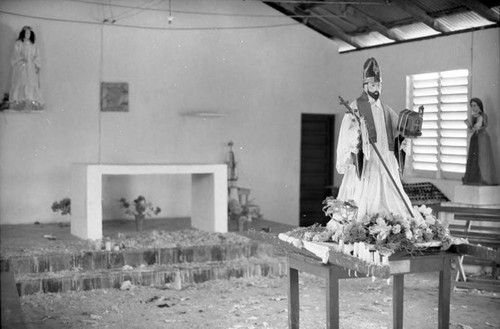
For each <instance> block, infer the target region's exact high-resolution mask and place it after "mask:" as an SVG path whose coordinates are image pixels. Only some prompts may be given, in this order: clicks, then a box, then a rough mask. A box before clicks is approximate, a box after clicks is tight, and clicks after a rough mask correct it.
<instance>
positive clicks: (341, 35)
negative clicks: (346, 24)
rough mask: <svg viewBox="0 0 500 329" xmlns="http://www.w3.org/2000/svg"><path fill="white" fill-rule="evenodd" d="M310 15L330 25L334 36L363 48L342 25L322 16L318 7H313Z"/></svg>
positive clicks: (355, 46)
mask: <svg viewBox="0 0 500 329" xmlns="http://www.w3.org/2000/svg"><path fill="white" fill-rule="evenodd" d="M309 15H310V17H311V18H315V19H317V20H319V21H321V22H322V23H323V24H325V25H326V26H328V28H329V29H330V30H331V32H332V34H333V36H335V37H336V38H338V39H340V40H342V41H344V42H345V43H347V44H349V45H351V46H353V47H354V48H362V46H361V45H360V44H359V43H358V42H357V41H356V40H355V39H354V38H353V37H351V36H350V35H348V34H347V33H345V32H344V30H342V28H341V27H339V26H337V25H336V24H334V23H332V22H331V21H330V20H327V19H326V18H324V17H322V16H321V13H319V12H317V8H316V9H311V10H310V11H309Z"/></svg>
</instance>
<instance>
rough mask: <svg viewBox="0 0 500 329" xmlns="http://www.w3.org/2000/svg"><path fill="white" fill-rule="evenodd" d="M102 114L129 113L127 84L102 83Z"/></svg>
mask: <svg viewBox="0 0 500 329" xmlns="http://www.w3.org/2000/svg"><path fill="white" fill-rule="evenodd" d="M101 112H128V83H127V82H101Z"/></svg>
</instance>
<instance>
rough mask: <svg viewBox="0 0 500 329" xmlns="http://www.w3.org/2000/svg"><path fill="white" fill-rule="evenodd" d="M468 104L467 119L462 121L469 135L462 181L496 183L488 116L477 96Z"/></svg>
mask: <svg viewBox="0 0 500 329" xmlns="http://www.w3.org/2000/svg"><path fill="white" fill-rule="evenodd" d="M469 104H470V112H469V119H466V120H464V122H465V124H466V125H467V129H468V132H469V133H470V134H471V137H470V142H469V151H468V153H467V166H466V168H465V175H464V177H463V178H462V182H463V184H464V185H497V184H498V182H497V178H496V174H495V165H494V163H493V154H492V152H491V151H492V148H491V140H490V135H488V133H487V131H486V127H487V126H488V116H487V115H486V113H484V107H483V102H482V101H481V100H480V99H479V98H472V99H471V100H470V102H469Z"/></svg>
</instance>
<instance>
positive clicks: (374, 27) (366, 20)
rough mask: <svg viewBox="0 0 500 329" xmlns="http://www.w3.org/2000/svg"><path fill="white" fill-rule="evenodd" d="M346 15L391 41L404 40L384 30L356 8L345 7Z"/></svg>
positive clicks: (375, 21) (378, 23)
mask: <svg viewBox="0 0 500 329" xmlns="http://www.w3.org/2000/svg"><path fill="white" fill-rule="evenodd" d="M346 14H347V15H350V16H353V17H355V18H358V19H360V20H362V21H363V22H364V23H365V24H366V25H368V26H369V27H370V28H371V29H372V30H375V31H377V32H378V33H380V34H382V35H383V36H385V37H386V38H389V39H391V40H396V41H403V40H404V39H403V38H401V37H400V36H399V35H397V34H396V33H394V32H393V31H391V30H389V29H388V28H386V27H385V26H384V25H383V24H381V23H380V22H379V21H377V20H376V19H373V18H372V17H370V16H369V15H367V14H365V13H364V12H362V11H361V10H359V9H358V8H356V7H354V6H350V5H348V6H347V7H346Z"/></svg>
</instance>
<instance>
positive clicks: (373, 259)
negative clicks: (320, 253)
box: [333, 239, 389, 265]
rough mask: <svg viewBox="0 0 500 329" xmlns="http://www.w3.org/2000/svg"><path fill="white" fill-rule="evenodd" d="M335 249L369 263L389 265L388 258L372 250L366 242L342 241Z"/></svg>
mask: <svg viewBox="0 0 500 329" xmlns="http://www.w3.org/2000/svg"><path fill="white" fill-rule="evenodd" d="M333 248H334V249H335V251H337V252H341V253H343V254H346V255H352V256H354V257H357V258H359V259H361V260H363V261H365V262H368V263H373V264H376V265H389V257H388V256H385V255H381V254H380V253H379V252H378V251H377V250H373V251H372V250H370V245H368V244H366V243H364V242H354V243H344V240H342V239H341V240H339V243H338V244H337V245H335V246H334V247H333Z"/></svg>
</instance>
